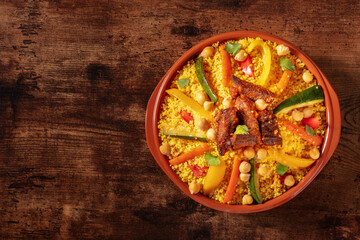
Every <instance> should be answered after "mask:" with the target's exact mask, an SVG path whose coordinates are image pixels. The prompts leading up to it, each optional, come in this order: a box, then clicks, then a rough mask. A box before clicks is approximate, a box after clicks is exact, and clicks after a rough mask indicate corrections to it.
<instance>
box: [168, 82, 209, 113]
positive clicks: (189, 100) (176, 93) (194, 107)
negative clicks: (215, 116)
mask: <svg viewBox="0 0 360 240" xmlns="http://www.w3.org/2000/svg"><path fill="white" fill-rule="evenodd" d="M166 92H167V93H168V94H170V95H171V96H174V97H176V98H178V99H180V100H181V101H182V102H183V103H184V104H186V105H188V106H189V107H190V108H191V109H192V110H194V111H196V112H198V113H199V114H200V115H201V116H202V117H204V118H207V119H211V113H209V112H207V111H205V109H204V108H203V107H202V106H201V105H200V104H199V103H197V102H196V101H195V100H194V99H192V98H191V97H188V96H187V95H185V94H184V93H183V92H181V91H180V90H178V89H176V88H171V89H168V90H166Z"/></svg>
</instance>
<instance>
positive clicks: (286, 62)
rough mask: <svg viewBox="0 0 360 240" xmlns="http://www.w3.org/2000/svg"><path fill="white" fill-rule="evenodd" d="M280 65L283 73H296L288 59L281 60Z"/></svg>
mask: <svg viewBox="0 0 360 240" xmlns="http://www.w3.org/2000/svg"><path fill="white" fill-rule="evenodd" d="M279 65H280V67H281V69H282V70H283V71H285V70H290V71H292V72H294V71H295V70H296V69H295V66H294V64H293V63H292V62H291V60H290V59H288V58H280V64H279Z"/></svg>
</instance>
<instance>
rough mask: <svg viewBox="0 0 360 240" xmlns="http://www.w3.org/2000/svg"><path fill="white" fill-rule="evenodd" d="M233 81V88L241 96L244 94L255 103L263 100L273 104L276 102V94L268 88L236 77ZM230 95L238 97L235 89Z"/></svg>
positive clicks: (233, 77)
mask: <svg viewBox="0 0 360 240" xmlns="http://www.w3.org/2000/svg"><path fill="white" fill-rule="evenodd" d="M232 79H233V88H235V89H236V90H237V91H238V93H239V94H244V95H245V96H247V97H248V98H250V99H251V100H253V101H256V100H258V99H263V100H264V101H265V102H267V103H271V102H272V101H273V100H274V97H275V94H274V93H273V92H271V91H269V90H267V89H266V88H264V87H262V86H259V85H255V84H252V83H250V82H247V81H244V80H241V79H239V78H237V77H235V76H232ZM230 94H231V96H235V97H236V93H235V91H234V89H231V91H230Z"/></svg>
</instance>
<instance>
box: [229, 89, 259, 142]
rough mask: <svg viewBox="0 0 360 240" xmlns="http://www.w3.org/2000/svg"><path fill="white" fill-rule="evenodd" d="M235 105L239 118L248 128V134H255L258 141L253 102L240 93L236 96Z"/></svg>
mask: <svg viewBox="0 0 360 240" xmlns="http://www.w3.org/2000/svg"><path fill="white" fill-rule="evenodd" d="M235 107H236V108H237V110H238V113H239V115H240V118H241V119H242V120H243V122H244V124H245V125H246V126H247V127H248V129H249V134H251V135H254V136H256V138H257V140H258V141H260V129H259V123H258V121H257V119H256V118H257V112H256V107H255V103H254V102H253V101H251V100H250V99H249V98H247V97H245V96H244V95H241V96H240V97H237V98H236V101H235Z"/></svg>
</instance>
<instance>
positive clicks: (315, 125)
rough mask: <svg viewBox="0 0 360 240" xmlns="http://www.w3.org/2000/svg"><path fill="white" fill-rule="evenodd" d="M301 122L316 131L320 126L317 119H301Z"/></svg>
mask: <svg viewBox="0 0 360 240" xmlns="http://www.w3.org/2000/svg"><path fill="white" fill-rule="evenodd" d="M301 122H302V123H303V124H304V125H308V126H310V127H312V128H313V129H317V128H318V127H319V125H320V120H319V119H317V118H303V119H302V120H301Z"/></svg>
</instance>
